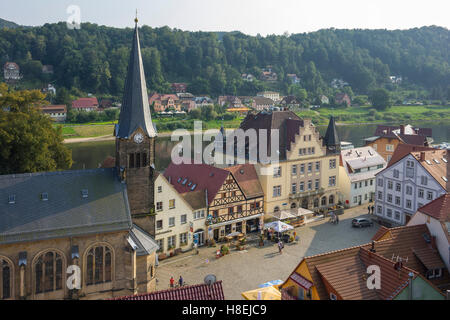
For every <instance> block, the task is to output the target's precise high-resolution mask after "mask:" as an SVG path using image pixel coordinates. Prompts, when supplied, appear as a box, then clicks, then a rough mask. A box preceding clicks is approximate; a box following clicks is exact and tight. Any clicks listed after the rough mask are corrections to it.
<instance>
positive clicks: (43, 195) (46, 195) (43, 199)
mask: <svg viewBox="0 0 450 320" xmlns="http://www.w3.org/2000/svg"><path fill="white" fill-rule="evenodd" d="M41 200H42V201H47V200H48V193H47V192H42V193H41Z"/></svg>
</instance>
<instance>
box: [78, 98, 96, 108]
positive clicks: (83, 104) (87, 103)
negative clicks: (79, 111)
mask: <svg viewBox="0 0 450 320" xmlns="http://www.w3.org/2000/svg"><path fill="white" fill-rule="evenodd" d="M97 106H98V100H97V98H96V97H91V98H79V99H77V100H74V101H72V107H73V108H93V107H97Z"/></svg>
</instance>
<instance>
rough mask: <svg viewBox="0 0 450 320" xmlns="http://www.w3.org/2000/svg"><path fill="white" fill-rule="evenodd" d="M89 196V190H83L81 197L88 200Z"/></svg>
mask: <svg viewBox="0 0 450 320" xmlns="http://www.w3.org/2000/svg"><path fill="white" fill-rule="evenodd" d="M88 195H89V193H88V189H83V190H81V197H83V198H87V197H88Z"/></svg>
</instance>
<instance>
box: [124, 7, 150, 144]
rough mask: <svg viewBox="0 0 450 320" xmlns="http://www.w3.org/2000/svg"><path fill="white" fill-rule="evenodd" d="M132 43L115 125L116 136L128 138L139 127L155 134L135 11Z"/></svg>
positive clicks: (147, 132) (146, 132) (145, 131)
mask: <svg viewBox="0 0 450 320" xmlns="http://www.w3.org/2000/svg"><path fill="white" fill-rule="evenodd" d="M134 21H135V23H136V25H135V28H134V36H133V45H132V47H131V53H130V60H129V63H128V71H127V77H126V80H125V88H124V93H123V101H122V108H121V110H120V117H119V124H118V125H117V126H116V136H117V137H118V138H130V136H131V135H132V134H133V132H135V131H136V129H138V128H139V127H140V128H141V129H142V130H143V131H144V133H145V134H147V135H148V136H149V137H155V136H156V129H155V128H154V127H153V123H152V117H151V113H150V106H149V103H148V94H147V85H146V82H145V74H144V66H143V64H142V57H141V46H140V44H139V32H138V26H137V23H138V19H137V11H136V18H135V20H134Z"/></svg>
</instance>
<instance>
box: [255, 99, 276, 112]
mask: <svg viewBox="0 0 450 320" xmlns="http://www.w3.org/2000/svg"><path fill="white" fill-rule="evenodd" d="M274 106H275V102H273V100H272V99H270V98H264V97H253V101H252V104H251V107H252V108H253V109H255V110H257V111H262V110H269V109H272V108H273V107H274Z"/></svg>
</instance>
